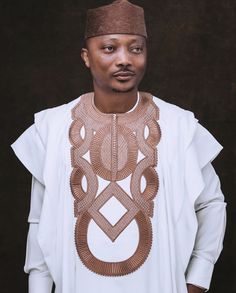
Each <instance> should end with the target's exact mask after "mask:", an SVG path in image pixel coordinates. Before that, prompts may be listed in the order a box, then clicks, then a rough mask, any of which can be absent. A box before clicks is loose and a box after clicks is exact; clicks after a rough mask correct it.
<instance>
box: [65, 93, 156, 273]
mask: <svg viewBox="0 0 236 293" xmlns="http://www.w3.org/2000/svg"><path fill="white" fill-rule="evenodd" d="M152 99H153V97H152V96H151V95H150V94H148V93H140V100H139V102H138V105H137V106H136V108H135V109H134V110H133V111H131V112H128V113H124V114H103V113H101V112H100V113H99V111H98V110H97V109H96V108H95V107H94V104H93V93H88V94H85V95H83V96H82V97H81V99H80V102H79V103H78V104H77V105H76V106H75V107H74V108H73V109H72V119H73V122H72V124H71V127H70V132H69V138H70V142H71V145H72V146H71V164H72V167H73V170H72V173H71V178H70V186H71V192H72V194H73V197H74V216H75V217H77V221H76V226H75V244H76V249H77V253H78V255H79V257H80V259H81V261H82V263H83V264H84V265H85V266H86V267H87V268H88V269H89V270H91V271H93V272H95V273H97V274H100V275H104V276H123V275H127V274H129V273H132V272H134V271H135V270H137V269H138V268H139V267H140V266H141V265H142V264H143V263H144V262H145V260H146V259H147V257H148V255H149V252H150V250H151V246H152V223H151V220H150V217H153V209H154V203H153V199H154V198H155V196H156V195H157V192H158V187H159V181H158V174H157V172H156V171H155V166H156V165H157V148H156V146H157V144H158V143H159V141H160V137H161V131H160V127H159V124H158V122H157V120H159V109H158V107H157V106H156V105H155V103H154V102H153V100H152ZM146 127H147V128H148V136H147V137H145V128H146ZM82 128H83V129H84V132H85V133H84V136H82V135H81V130H82ZM87 152H89V156H90V161H88V160H86V159H85V158H84V155H85V154H86V153H87ZM139 152H141V153H142V155H143V158H142V159H141V160H140V161H138V153H139ZM129 175H131V177H130V178H131V179H130V192H131V196H129V195H128V194H127V193H126V192H125V190H123V189H122V187H121V186H120V185H119V184H118V183H117V181H119V180H122V179H125V178H127V177H128V176H129ZM97 176H100V177H102V178H103V179H105V180H108V181H110V183H109V185H108V186H107V187H106V188H105V189H104V190H102V191H101V192H100V194H97V193H98V177H97ZM83 177H85V178H86V180H87V188H86V189H87V190H84V188H83V186H82V178H83ZM142 177H144V178H145V181H146V186H145V188H144V190H143V191H141V178H142ZM112 196H114V197H115V198H116V199H117V200H119V201H120V202H121V203H122V205H123V206H124V207H125V208H126V209H127V212H126V213H125V214H124V215H123V216H122V217H121V218H120V219H119V221H118V222H117V223H116V224H115V225H114V226H113V225H112V224H111V223H110V222H109V221H108V220H107V219H106V218H105V217H104V216H103V215H102V214H101V213H100V212H99V210H100V209H101V207H102V206H103V205H104V204H105V203H106V202H107V201H108V200H109V199H110V198H111V197H112ZM91 219H93V220H94V221H95V222H96V224H97V225H98V226H99V227H100V228H101V229H102V231H103V232H104V233H105V234H106V235H107V236H108V237H109V238H110V239H111V241H113V242H114V241H115V240H116V239H117V237H119V235H120V234H121V233H122V231H123V230H124V229H125V228H126V227H127V226H128V225H129V224H130V223H131V221H132V220H133V219H135V221H136V223H137V225H138V228H139V236H140V237H139V243H138V246H137V249H136V251H135V252H134V254H133V255H132V256H131V257H129V258H128V259H126V260H124V261H118V262H106V261H102V260H100V259H98V258H97V257H96V256H95V255H93V254H92V252H91V251H90V249H89V246H88V241H87V233H88V227H89V223H90V221H91Z"/></svg>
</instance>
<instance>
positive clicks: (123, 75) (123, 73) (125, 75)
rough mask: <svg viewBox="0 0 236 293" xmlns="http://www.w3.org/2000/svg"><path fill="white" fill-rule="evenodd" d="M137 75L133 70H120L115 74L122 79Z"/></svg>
mask: <svg viewBox="0 0 236 293" xmlns="http://www.w3.org/2000/svg"><path fill="white" fill-rule="evenodd" d="M134 75H135V73H134V72H132V71H119V72H116V73H114V74H113V76H114V77H115V78H116V79H118V80H121V81H125V80H129V79H131V78H132V77H133V76H134Z"/></svg>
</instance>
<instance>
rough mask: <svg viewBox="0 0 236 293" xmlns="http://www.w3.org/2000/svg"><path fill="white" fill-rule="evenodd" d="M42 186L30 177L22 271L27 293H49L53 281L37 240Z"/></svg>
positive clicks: (42, 192)
mask: <svg viewBox="0 0 236 293" xmlns="http://www.w3.org/2000/svg"><path fill="white" fill-rule="evenodd" d="M43 194H44V186H43V185H42V184H41V183H40V182H39V181H38V180H37V179H36V178H35V177H32V188H31V204H30V213H29V217H28V222H29V231H28V237H27V245H26V258H25V265H24V271H25V272H26V273H28V274H29V280H28V283H29V293H51V291H52V285H53V280H52V277H51V275H50V272H49V270H48V267H47V265H46V263H45V261H44V257H43V253H42V251H41V249H40V246H39V244H38V240H37V233H38V226H39V220H40V211H41V207H42V200H43Z"/></svg>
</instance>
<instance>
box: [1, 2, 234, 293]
mask: <svg viewBox="0 0 236 293" xmlns="http://www.w3.org/2000/svg"><path fill="white" fill-rule="evenodd" d="M132 2H133V3H134V4H138V5H140V6H143V7H144V9H145V15H146V22H147V29H148V34H149V37H150V41H149V57H148V58H149V66H148V69H147V73H146V77H145V79H144V80H143V82H142V85H141V87H140V89H141V90H145V91H148V92H151V93H152V94H154V95H156V96H158V97H159V98H162V99H165V100H167V101H169V102H172V103H174V104H177V105H179V106H181V107H183V108H185V109H189V110H191V111H193V112H194V113H195V115H196V117H197V118H198V119H199V121H200V122H201V124H203V125H204V126H205V127H206V128H207V129H208V130H209V131H210V132H211V133H212V134H213V135H214V136H215V137H216V138H217V139H218V141H219V142H220V143H221V144H222V145H223V146H224V150H223V151H222V152H221V154H220V155H219V157H218V158H217V159H216V160H215V161H214V166H215V168H216V171H217V173H218V174H219V176H220V178H221V183H222V190H223V192H224V194H225V197H226V201H227V203H228V207H227V210H228V226H227V232H226V236H225V242H224V250H223V252H222V254H221V256H220V259H219V261H218V262H217V264H216V267H215V271H214V275H213V279H212V284H211V289H210V292H212V293H220V292H221V293H222V292H230V293H231V292H232V293H235V292H236V282H235V280H236V267H235V261H236V259H235V252H234V249H235V248H234V249H233V247H236V233H235V232H236V229H235V224H234V222H233V221H235V212H234V209H235V208H236V206H235V190H236V186H235V182H236V172H235V163H236V161H235V154H236V140H235V126H236V113H235V110H236V108H235V106H236V102H235V92H236V79H235V75H236V70H235V49H236V48H235V39H236V38H235V35H236V30H235V17H236V13H235V8H236V1H234V0H232V1H230V0H224V1H222V0H198V1H197V0H182V1H181V0H158V1H155V0H146V1H132ZM108 3H110V1H95V0H86V1H85V0H84V1H75V0H67V1H61V0H57V1H56V0H48V1H45V0H40V1H39V0H37V1H36V0H21V1H20V0H15V1H13V0H1V2H0V22H1V39H0V42H1V43H0V44H1V46H0V49H1V54H0V58H1V68H0V70H1V72H0V74H1V75H0V83H1V115H0V125H1V152H0V163H1V169H0V172H1V193H0V197H1V206H0V215H1V217H2V218H1V221H0V225H1V227H0V228H1V229H0V233H1V234H0V239H1V242H0V261H1V265H0V268H1V272H0V283H1V287H0V288H1V289H0V291H1V292H2V293H8V292H27V275H26V274H25V273H24V272H23V265H24V258H25V244H26V235H27V229H28V225H27V217H28V212H29V199H30V181H31V177H30V174H29V173H28V172H27V171H26V169H25V168H24V167H23V165H21V163H20V162H19V161H18V160H17V159H16V157H15V156H14V154H13V152H12V151H11V149H10V144H11V143H12V142H13V141H14V140H15V139H16V138H17V137H18V136H19V135H20V134H21V133H22V132H23V131H24V130H25V129H26V128H27V127H28V126H30V124H31V123H33V113H35V112H37V111H40V110H42V109H45V108H48V107H53V106H57V105H60V104H62V103H65V102H68V101H70V100H72V99H75V98H76V97H78V96H79V95H80V94H82V93H84V92H86V91H90V90H92V83H91V78H90V75H89V72H88V71H87V69H86V68H85V67H84V65H83V63H82V61H81V59H80V48H81V46H82V44H83V42H82V39H83V32H84V23H85V12H86V10H87V9H88V8H92V7H96V6H100V5H103V4H108ZM68 293H69V292H68ZM84 293H85V292H84ZM89 293H92V292H89ZM105 293H107V292H105ZM162 293H164V292H162Z"/></svg>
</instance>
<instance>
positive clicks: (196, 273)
mask: <svg viewBox="0 0 236 293" xmlns="http://www.w3.org/2000/svg"><path fill="white" fill-rule="evenodd" d="M80 100H81V97H79V98H77V99H76V100H73V101H72V102H70V103H68V104H64V105H62V106H59V107H55V108H50V109H46V110H44V111H41V112H39V113H36V114H35V123H34V124H33V125H32V126H30V127H29V128H28V129H27V130H26V131H25V132H24V133H23V134H22V135H21V136H20V137H19V138H18V139H17V140H16V141H15V142H14V143H13V144H12V148H13V150H14V152H15V153H16V155H17V157H18V158H19V159H20V160H21V162H22V163H23V164H24V165H25V167H26V168H27V169H28V170H29V171H30V172H31V173H32V178H33V179H32V193H31V208H30V213H29V218H28V221H29V223H30V226H29V233H28V239H27V251H26V261H25V266H24V270H25V272H26V273H30V276H29V293H49V292H51V288H52V282H54V283H55V285H56V293H85V292H93V293H97V292H105V293H108V292H113V293H130V292H136V293H154V292H163V293H187V287H186V283H192V284H195V285H197V286H199V287H203V288H206V289H209V286H210V282H211V277H212V273H213V268H214V264H215V262H216V261H217V259H218V257H219V255H220V252H221V250H222V245H223V238H224V233H225V223H226V212H225V211H226V204H225V202H224V196H223V194H222V191H221V188H220V181H219V178H218V176H217V174H216V173H215V170H214V168H213V166H212V164H211V162H212V160H213V159H214V158H215V157H216V156H217V155H218V154H219V152H220V151H221V150H222V146H221V145H220V144H219V143H218V142H217V140H216V139H215V138H214V137H213V136H212V135H211V134H210V133H209V132H208V131H207V130H206V129H205V128H204V127H203V126H202V125H201V124H200V123H199V122H198V120H197V119H196V118H195V117H194V114H193V113H192V112H190V111H187V110H184V109H182V108H180V107H178V106H175V105H173V104H170V103H167V102H165V101H163V100H161V99H159V98H157V97H155V96H154V97H153V102H154V103H155V105H156V106H157V107H158V109H159V119H158V125H159V126H160V130H161V139H160V141H159V143H158V145H157V152H158V163H157V166H156V167H155V170H156V172H157V174H158V179H159V189H158V192H157V195H156V196H155V197H154V199H153V203H154V209H153V217H150V221H151V225H152V245H151V249H150V252H149V254H148V256H147V258H146V259H145V261H144V262H143V264H142V265H141V266H140V267H139V268H137V269H136V270H134V271H133V272H131V273H127V274H125V275H122V276H106V275H101V274H98V273H95V272H93V271H91V270H90V269H88V268H87V267H86V266H85V265H84V264H83V262H82V261H81V259H80V257H79V256H78V253H77V251H76V245H75V239H74V238H75V237H74V233H75V224H76V217H75V216H74V198H73V195H72V192H71V188H70V176H71V172H72V166H71V143H70V139H69V129H70V126H71V123H72V118H71V111H72V109H73V108H74V107H75V106H76V105H77V104H78V103H79V102H80ZM139 101H140V94H139V93H138V99H137V103H136V105H135V106H134V107H133V108H132V109H131V110H130V111H129V112H127V113H124V115H126V114H128V113H132V111H135V109H136V108H137V107H138V104H139ZM92 106H93V107H94V108H96V107H95V105H94V103H93V104H92ZM95 110H96V111H97V114H98V115H99V114H101V115H104V113H101V112H99V110H98V109H95ZM105 115H112V114H105ZM146 132H147V133H146ZM145 133H146V134H145V137H147V136H148V129H147V128H145ZM84 135H85V134H82V133H81V137H84ZM87 159H88V157H87ZM141 159H142V158H141V157H140V158H139V160H141ZM98 180H99V192H100V191H101V190H102V189H104V187H106V186H107V184H108V183H107V182H106V180H104V179H102V178H101V177H99V178H98ZM82 183H83V185H84V189H85V190H86V188H87V187H88V186H86V185H87V184H88V182H86V180H82ZM120 185H121V186H122V188H123V189H124V190H125V191H126V192H127V193H128V192H129V183H128V181H127V179H124V180H121V182H120ZM142 185H144V187H145V182H143V178H142ZM142 188H143V187H142ZM125 211H126V210H125V208H124V206H122V205H121V203H120V202H119V201H117V200H116V199H114V198H113V199H112V200H110V201H107V203H106V205H104V206H103V210H102V213H103V215H104V216H105V217H106V218H107V219H108V220H109V222H110V223H113V224H115V222H117V220H118V219H119V218H120V217H121V216H122V215H123V214H124V212H125ZM87 240H88V245H89V248H90V250H91V252H92V254H94V255H96V257H97V258H99V259H101V260H106V261H107V262H116V261H121V260H125V259H127V258H128V257H130V256H132V255H133V254H134V252H135V250H136V248H137V244H138V242H139V230H138V226H137V223H136V222H135V221H134V220H133V221H132V222H131V223H130V224H129V225H128V226H127V227H126V228H125V229H124V230H123V232H122V233H121V234H120V235H119V237H117V239H116V241H114V242H111V240H110V239H109V238H108V237H107V235H106V234H105V233H104V232H103V231H102V230H101V229H100V228H99V226H98V225H97V224H96V223H95V222H94V221H93V220H92V221H91V222H90V225H89V227H88V239H87Z"/></svg>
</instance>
